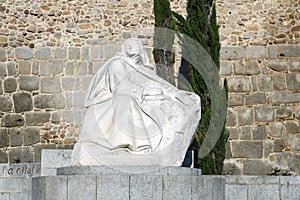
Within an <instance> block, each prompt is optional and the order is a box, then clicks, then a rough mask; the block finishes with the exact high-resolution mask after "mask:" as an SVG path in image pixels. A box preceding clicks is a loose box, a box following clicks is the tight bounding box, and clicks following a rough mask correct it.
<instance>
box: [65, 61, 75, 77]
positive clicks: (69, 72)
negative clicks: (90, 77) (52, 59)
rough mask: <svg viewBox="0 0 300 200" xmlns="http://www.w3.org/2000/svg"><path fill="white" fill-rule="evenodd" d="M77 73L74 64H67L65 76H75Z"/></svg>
mask: <svg viewBox="0 0 300 200" xmlns="http://www.w3.org/2000/svg"><path fill="white" fill-rule="evenodd" d="M74 71H75V67H74V62H67V63H66V64H65V74H66V75H73V74H74Z"/></svg>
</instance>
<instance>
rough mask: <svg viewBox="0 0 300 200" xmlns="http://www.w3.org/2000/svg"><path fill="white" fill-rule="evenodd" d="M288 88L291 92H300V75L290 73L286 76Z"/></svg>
mask: <svg viewBox="0 0 300 200" xmlns="http://www.w3.org/2000/svg"><path fill="white" fill-rule="evenodd" d="M286 80H287V86H288V89H289V90H300V74H299V73H297V72H296V73H288V74H286Z"/></svg>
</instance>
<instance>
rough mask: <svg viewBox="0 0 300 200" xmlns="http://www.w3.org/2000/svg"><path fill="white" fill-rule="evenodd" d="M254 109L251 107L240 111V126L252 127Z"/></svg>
mask: <svg viewBox="0 0 300 200" xmlns="http://www.w3.org/2000/svg"><path fill="white" fill-rule="evenodd" d="M253 121H254V120H253V109H252V108H251V107H244V108H240V109H239V110H238V124H239V125H240V126H243V125H251V124H253Z"/></svg>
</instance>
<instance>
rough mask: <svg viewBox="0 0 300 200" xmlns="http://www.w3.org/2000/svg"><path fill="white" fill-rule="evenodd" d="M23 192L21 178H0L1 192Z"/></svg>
mask: <svg viewBox="0 0 300 200" xmlns="http://www.w3.org/2000/svg"><path fill="white" fill-rule="evenodd" d="M13 192H21V179H20V178H0V193H13Z"/></svg>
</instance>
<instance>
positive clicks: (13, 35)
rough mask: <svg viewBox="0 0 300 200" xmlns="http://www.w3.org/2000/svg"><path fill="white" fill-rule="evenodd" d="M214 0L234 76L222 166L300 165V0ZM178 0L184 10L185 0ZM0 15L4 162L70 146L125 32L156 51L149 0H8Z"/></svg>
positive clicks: (228, 169) (224, 58)
mask: <svg viewBox="0 0 300 200" xmlns="http://www.w3.org/2000/svg"><path fill="white" fill-rule="evenodd" d="M216 3H217V13H218V22H219V25H220V39H221V46H222V48H221V72H220V73H221V75H222V77H223V78H226V79H228V86H229V102H228V114H227V127H228V128H229V130H230V138H229V142H228V145H227V156H226V161H225V168H224V171H225V173H226V174H256V175H257V174H269V173H275V174H276V173H281V174H284V173H287V174H288V173H292V174H294V173H297V174H298V175H299V174H300V167H299V166H300V163H299V160H300V124H299V119H300V105H299V102H300V75H299V74H300V73H299V72H300V46H299V42H300V41H299V39H300V10H299V1H298V0H290V1H285V0H264V1H263V0H255V1H254V0H243V1H239V0H216ZM171 5H172V7H173V10H174V11H176V12H178V13H180V14H183V15H186V12H185V10H184V9H185V7H186V0H173V1H171ZM0 19H1V20H0V162H3V163H7V162H39V161H40V152H41V149H43V148H72V147H73V144H74V142H75V141H76V138H77V136H78V134H79V127H80V124H81V122H82V119H83V114H84V108H83V99H84V93H85V90H86V87H87V85H88V83H89V81H90V79H91V77H92V75H93V74H94V73H95V72H96V71H97V69H99V67H100V66H101V65H102V64H103V62H104V61H105V60H107V59H108V58H109V57H111V56H112V55H113V54H114V53H115V52H116V50H117V48H118V46H119V45H120V43H121V42H122V41H123V40H124V39H126V38H129V37H138V38H140V39H141V40H142V42H143V44H144V45H146V47H147V49H148V50H149V53H150V50H151V46H152V45H151V44H152V36H153V25H154V15H153V1H150V0H129V1H123V0H103V1H102V0H101V1H96V0H83V1H75V0H70V1H69V0H68V1H66V0H59V1H54V0H37V1H34V0H29V1H19V0H0ZM276 167H277V168H278V169H275V168H276ZM272 169H273V170H272Z"/></svg>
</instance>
